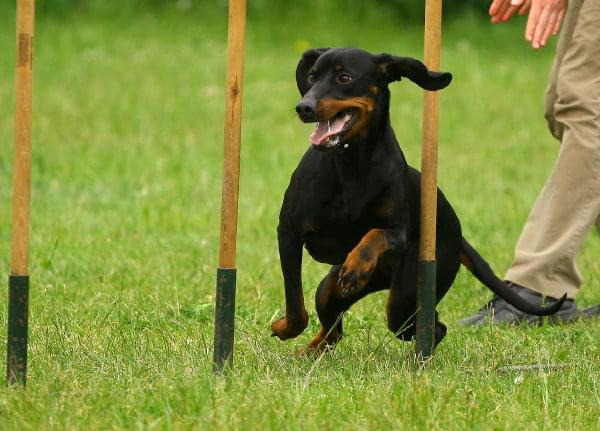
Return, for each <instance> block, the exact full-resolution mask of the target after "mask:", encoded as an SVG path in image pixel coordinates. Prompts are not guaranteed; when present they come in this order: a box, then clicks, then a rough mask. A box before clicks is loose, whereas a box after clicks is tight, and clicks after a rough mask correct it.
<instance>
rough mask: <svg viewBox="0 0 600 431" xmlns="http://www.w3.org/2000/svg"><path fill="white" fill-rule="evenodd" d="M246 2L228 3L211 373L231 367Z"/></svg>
mask: <svg viewBox="0 0 600 431" xmlns="http://www.w3.org/2000/svg"><path fill="white" fill-rule="evenodd" d="M245 33H246V0H230V1H229V21H228V35H227V95H226V106H225V136H224V145H225V159H224V164H223V188H222V196H221V245H220V251H219V267H218V268H217V294H216V304H215V339H214V362H213V367H214V371H216V372H220V371H222V370H223V369H224V368H225V366H229V367H231V365H232V364H233V337H234V321H235V319H234V318H235V289H236V268H235V258H236V240H237V216H238V195H239V178H240V146H241V126H242V84H243V75H244V43H245Z"/></svg>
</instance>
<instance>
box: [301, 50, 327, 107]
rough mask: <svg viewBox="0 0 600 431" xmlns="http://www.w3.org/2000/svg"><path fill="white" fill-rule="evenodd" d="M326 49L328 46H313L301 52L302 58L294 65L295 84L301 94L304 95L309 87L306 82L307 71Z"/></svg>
mask: <svg viewBox="0 0 600 431" xmlns="http://www.w3.org/2000/svg"><path fill="white" fill-rule="evenodd" d="M328 49H329V48H314V49H309V50H307V51H304V54H302V58H301V59H300V61H299V62H298V67H296V84H298V90H300V94H301V95H302V96H304V95H305V94H306V92H307V91H308V89H309V88H310V84H309V83H308V71H309V70H310V68H311V67H313V64H315V62H316V61H317V59H318V58H319V57H320V56H321V54H323V53H324V52H325V51H327V50H328Z"/></svg>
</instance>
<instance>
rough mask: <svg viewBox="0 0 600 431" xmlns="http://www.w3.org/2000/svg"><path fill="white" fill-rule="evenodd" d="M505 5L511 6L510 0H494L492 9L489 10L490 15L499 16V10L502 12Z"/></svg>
mask: <svg viewBox="0 0 600 431" xmlns="http://www.w3.org/2000/svg"><path fill="white" fill-rule="evenodd" d="M504 3H508V4H510V0H494V1H492V4H491V5H490V8H489V10H488V13H489V14H490V16H494V15H497V14H498V10H500V8H501V7H502V6H503V5H504Z"/></svg>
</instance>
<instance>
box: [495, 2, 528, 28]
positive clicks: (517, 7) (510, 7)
mask: <svg viewBox="0 0 600 431" xmlns="http://www.w3.org/2000/svg"><path fill="white" fill-rule="evenodd" d="M530 7H531V0H493V1H492V4H491V5H490V9H489V14H490V16H491V17H492V24H496V23H498V22H506V21H508V20H509V19H510V18H511V17H512V16H513V15H514V14H515V12H518V13H519V15H524V14H526V13H527V12H528V11H529V8H530Z"/></svg>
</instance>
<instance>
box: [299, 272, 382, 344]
mask: <svg viewBox="0 0 600 431" xmlns="http://www.w3.org/2000/svg"><path fill="white" fill-rule="evenodd" d="M339 271H340V266H339V265H337V266H334V267H332V268H331V270H330V271H329V273H328V274H327V276H325V278H324V279H323V280H322V281H321V283H320V284H319V287H318V288H317V292H316V295H315V303H316V309H317V315H318V316H319V321H320V322H321V329H320V330H319V332H318V333H317V335H315V336H314V337H313V339H312V340H311V342H310V343H309V344H308V346H307V347H306V348H305V349H303V350H302V352H304V353H308V352H313V353H315V352H316V353H318V352H322V351H324V350H325V349H327V348H329V347H332V346H333V345H334V344H335V343H337V342H338V341H339V340H340V338H342V333H343V324H342V315H343V313H344V312H345V311H346V310H348V309H349V308H350V307H351V306H352V304H354V303H355V302H356V301H358V300H359V299H361V298H364V297H365V296H366V295H368V294H369V293H372V292H376V291H378V290H383V289H387V288H388V287H389V283H390V277H389V274H388V273H387V272H384V271H380V270H376V271H375V272H374V273H373V276H372V277H371V279H370V281H369V283H368V284H367V285H366V286H365V288H364V289H361V290H360V291H358V292H355V293H354V294H352V295H350V296H344V295H342V294H341V293H340V288H339V286H338V274H339Z"/></svg>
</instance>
